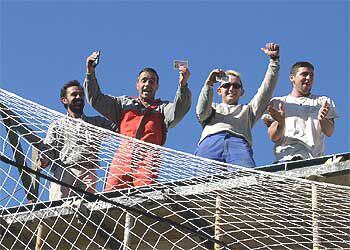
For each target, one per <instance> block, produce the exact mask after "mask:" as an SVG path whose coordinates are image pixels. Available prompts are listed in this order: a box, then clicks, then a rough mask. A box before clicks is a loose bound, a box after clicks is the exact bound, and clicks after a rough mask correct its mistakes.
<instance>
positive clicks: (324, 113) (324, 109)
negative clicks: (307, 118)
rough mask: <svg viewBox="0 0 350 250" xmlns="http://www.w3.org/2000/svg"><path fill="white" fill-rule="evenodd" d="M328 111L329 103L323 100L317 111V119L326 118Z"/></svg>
mask: <svg viewBox="0 0 350 250" xmlns="http://www.w3.org/2000/svg"><path fill="white" fill-rule="evenodd" d="M328 112H329V104H328V102H327V101H325V102H324V103H323V105H322V107H321V108H320V110H319V111H318V116H317V119H318V120H319V121H322V120H325V119H327V114H328Z"/></svg>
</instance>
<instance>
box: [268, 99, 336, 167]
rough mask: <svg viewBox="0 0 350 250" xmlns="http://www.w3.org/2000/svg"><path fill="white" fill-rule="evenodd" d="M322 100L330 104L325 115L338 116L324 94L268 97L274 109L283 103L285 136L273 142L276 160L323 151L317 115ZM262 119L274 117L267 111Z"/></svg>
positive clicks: (316, 154) (332, 103)
mask: <svg viewBox="0 0 350 250" xmlns="http://www.w3.org/2000/svg"><path fill="white" fill-rule="evenodd" d="M325 101H327V103H328V104H329V106H330V110H329V112H328V115H327V118H328V119H332V118H338V117H339V116H338V115H337V113H336V108H335V104H334V102H333V100H331V99H330V98H329V97H327V96H319V95H310V96H308V97H292V96H291V95H287V96H282V97H274V98H273V99H272V100H271V105H272V106H273V107H274V108H275V109H277V110H278V107H279V103H281V102H283V103H284V108H285V116H286V127H285V132H284V136H283V137H282V138H281V140H279V141H278V142H276V144H275V147H274V152H275V156H276V161H284V160H290V159H292V158H293V157H294V156H300V157H302V158H303V159H308V158H314V157H319V156H322V155H323V154H324V134H323V132H322V130H321V126H320V122H319V121H318V119H317V116H318V112H319V110H320V108H321V107H322V105H323V104H324V102H325ZM262 119H263V120H270V121H271V120H273V119H272V117H271V116H270V115H269V114H268V113H267V112H266V113H265V114H264V115H263V117H262Z"/></svg>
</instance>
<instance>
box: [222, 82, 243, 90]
mask: <svg viewBox="0 0 350 250" xmlns="http://www.w3.org/2000/svg"><path fill="white" fill-rule="evenodd" d="M231 86H232V88H234V89H240V88H242V84H240V83H237V82H225V83H224V84H222V85H221V86H220V88H224V89H229V88H231Z"/></svg>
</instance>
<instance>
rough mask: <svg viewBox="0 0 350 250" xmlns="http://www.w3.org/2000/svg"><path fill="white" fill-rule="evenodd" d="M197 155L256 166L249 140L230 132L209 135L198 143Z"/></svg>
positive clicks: (246, 165)
mask: <svg viewBox="0 0 350 250" xmlns="http://www.w3.org/2000/svg"><path fill="white" fill-rule="evenodd" d="M195 155H197V156H201V157H205V158H209V159H212V160H216V161H221V162H226V163H230V164H234V165H238V166H243V167H248V168H254V167H256V165H255V161H254V159H253V150H252V148H251V147H250V145H249V144H248V142H247V141H246V140H245V139H243V138H240V137H236V136H234V135H232V134H230V133H229V132H221V133H217V134H213V135H209V136H207V137H206V138H205V139H204V140H203V141H202V142H201V143H200V144H199V145H198V147H197V150H196V152H195Z"/></svg>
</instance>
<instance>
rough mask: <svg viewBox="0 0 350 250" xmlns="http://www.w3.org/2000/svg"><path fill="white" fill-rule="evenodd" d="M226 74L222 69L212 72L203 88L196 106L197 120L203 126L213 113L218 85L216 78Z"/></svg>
mask: <svg viewBox="0 0 350 250" xmlns="http://www.w3.org/2000/svg"><path fill="white" fill-rule="evenodd" d="M224 74H225V72H224V71H223V70H222V69H214V70H212V71H211V72H210V74H209V76H208V78H207V80H206V81H205V83H204V86H203V87H202V90H201V92H200V94H199V98H198V102H197V106H196V115H197V119H198V120H199V122H200V123H201V124H203V122H205V121H206V120H207V119H208V118H209V117H210V116H211V114H212V112H213V107H212V103H213V95H214V91H213V86H214V84H215V83H216V77H217V76H220V75H224Z"/></svg>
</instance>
